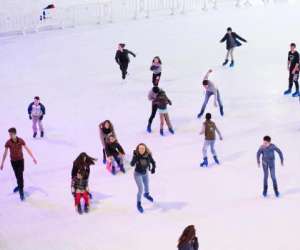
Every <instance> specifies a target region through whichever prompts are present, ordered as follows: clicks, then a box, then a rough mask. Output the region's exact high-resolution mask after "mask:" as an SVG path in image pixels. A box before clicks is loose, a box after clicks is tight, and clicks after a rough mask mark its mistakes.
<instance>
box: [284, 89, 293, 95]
mask: <svg viewBox="0 0 300 250" xmlns="http://www.w3.org/2000/svg"><path fill="white" fill-rule="evenodd" d="M291 93H292V90H290V89H288V90H286V91H284V92H283V94H284V95H289V94H291Z"/></svg>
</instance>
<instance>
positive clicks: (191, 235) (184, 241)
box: [177, 225, 199, 250]
mask: <svg viewBox="0 0 300 250" xmlns="http://www.w3.org/2000/svg"><path fill="white" fill-rule="evenodd" d="M177 248H178V250H198V249H199V243H198V238H197V237H196V229H195V226H193V225H190V226H187V227H186V228H185V229H184V231H183V233H182V235H181V236H180V238H179V240H178V245H177Z"/></svg>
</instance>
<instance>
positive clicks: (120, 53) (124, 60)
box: [115, 43, 136, 79]
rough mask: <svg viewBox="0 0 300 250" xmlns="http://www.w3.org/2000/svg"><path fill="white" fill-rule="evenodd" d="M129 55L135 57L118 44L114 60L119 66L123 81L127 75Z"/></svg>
mask: <svg viewBox="0 0 300 250" xmlns="http://www.w3.org/2000/svg"><path fill="white" fill-rule="evenodd" d="M129 54H130V55H132V56H133V57H136V55H135V54H134V53H133V52H131V51H130V50H128V49H125V44H124V43H120V44H119V46H118V50H117V52H116V56H115V60H116V62H117V64H119V66H120V70H121V71H122V79H125V78H126V75H127V69H128V64H129V62H130V59H129Z"/></svg>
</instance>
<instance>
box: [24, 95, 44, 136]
mask: <svg viewBox="0 0 300 250" xmlns="http://www.w3.org/2000/svg"><path fill="white" fill-rule="evenodd" d="M45 114H46V108H45V106H44V105H43V104H42V103H41V102H40V97H38V96H36V97H34V100H33V102H32V103H30V104H29V106H28V115H29V119H30V120H32V129H33V137H34V138H35V137H36V136H37V132H38V128H37V125H38V127H39V130H40V136H41V137H44V127H43V122H42V121H43V118H44V115H45Z"/></svg>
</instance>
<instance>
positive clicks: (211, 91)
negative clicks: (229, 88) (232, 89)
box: [197, 69, 224, 118]
mask: <svg viewBox="0 0 300 250" xmlns="http://www.w3.org/2000/svg"><path fill="white" fill-rule="evenodd" d="M211 73H212V70H211V69H210V70H208V72H207V73H206V75H205V76H204V79H203V82H202V84H203V87H204V88H205V100H204V103H203V105H202V108H201V111H200V113H199V114H198V116H197V117H198V118H201V117H202V115H203V114H204V111H205V109H206V106H207V103H208V101H209V98H210V97H211V96H212V95H213V96H214V106H215V107H218V105H219V109H220V114H221V116H223V115H224V109H223V104H222V101H221V96H220V92H219V90H218V89H217V87H216V86H215V84H214V83H213V82H212V81H210V80H208V77H209V75H210V74H211Z"/></svg>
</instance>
